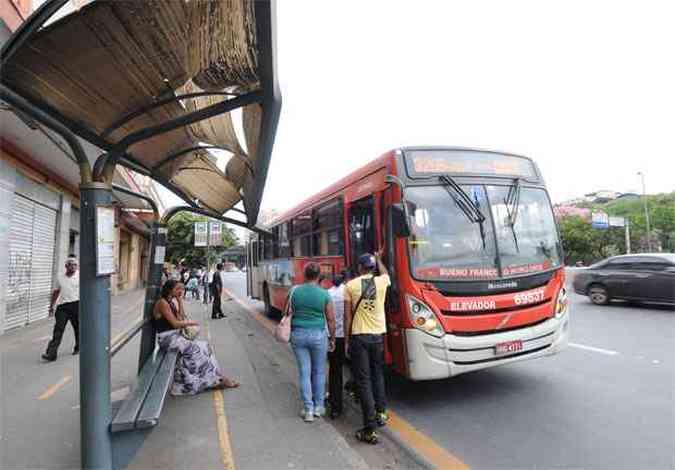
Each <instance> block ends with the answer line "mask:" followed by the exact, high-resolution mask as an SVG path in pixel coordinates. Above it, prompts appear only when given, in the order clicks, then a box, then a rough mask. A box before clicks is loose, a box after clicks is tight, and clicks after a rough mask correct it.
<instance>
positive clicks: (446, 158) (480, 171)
mask: <svg viewBox="0 0 675 470" xmlns="http://www.w3.org/2000/svg"><path fill="white" fill-rule="evenodd" d="M406 156H407V158H408V165H407V166H408V171H410V172H412V173H413V175H411V176H415V175H417V176H420V175H428V174H443V173H448V174H472V175H485V176H516V177H522V178H528V179H538V178H537V172H536V170H535V168H534V165H533V164H532V162H531V161H530V160H528V159H526V158H522V157H517V156H514V155H503V154H499V153H491V152H480V151H474V150H410V151H408V152H406Z"/></svg>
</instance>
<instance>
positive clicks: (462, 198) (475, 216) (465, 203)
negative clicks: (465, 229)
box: [438, 175, 485, 224]
mask: <svg viewBox="0 0 675 470" xmlns="http://www.w3.org/2000/svg"><path fill="white" fill-rule="evenodd" d="M438 178H439V179H440V180H441V181H442V182H444V183H445V185H444V186H443V187H444V188H446V190H447V191H448V192H449V193H450V191H449V190H450V189H451V190H452V191H454V193H455V194H452V193H450V195H451V196H452V197H453V199H454V200H455V202H456V203H457V205H458V206H459V207H460V209H462V211H463V212H464V213H465V214H466V216H467V217H468V218H469V220H470V221H471V222H472V223H481V224H482V223H483V222H485V216H484V215H483V213H482V212H481V210H480V209H479V208H478V206H477V205H476V204H475V203H474V202H473V201H472V200H471V198H470V197H469V195H468V194H466V191H464V190H463V189H462V188H461V186H459V185H458V184H457V183H456V182H455V180H453V179H452V178H451V177H449V176H448V175H440V176H439V177H438ZM455 195H456V196H457V197H455Z"/></svg>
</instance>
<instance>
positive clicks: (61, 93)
mask: <svg viewBox="0 0 675 470" xmlns="http://www.w3.org/2000/svg"><path fill="white" fill-rule="evenodd" d="M254 15H255V14H254V0H189V1H187V0H186V1H183V0H172V1H164V0H138V1H130V0H112V1H103V0H98V1H94V2H91V3H89V4H87V5H86V6H84V7H83V8H82V9H80V10H79V11H77V12H75V13H73V14H71V15H68V16H66V17H64V18H62V19H61V20H59V21H57V22H55V23H53V24H51V25H49V26H47V27H45V28H43V29H42V30H40V31H39V32H37V33H36V34H35V35H34V36H32V37H31V39H30V41H29V42H27V43H26V44H24V45H23V46H22V47H21V49H20V50H18V51H17V53H16V54H15V55H14V56H13V57H12V58H11V59H10V61H9V62H8V63H7V65H6V67H5V68H4V69H3V82H5V83H6V84H8V85H9V86H10V87H11V88H13V89H14V90H16V91H17V92H19V93H20V94H21V95H23V96H25V97H27V98H29V99H31V100H33V101H34V102H36V103H46V104H47V105H49V106H51V107H52V108H53V109H55V110H57V111H58V112H59V113H61V114H62V115H63V116H65V117H67V118H69V119H71V120H72V121H75V122H77V123H80V124H82V125H83V126H85V127H87V128H89V129H90V130H92V131H93V132H95V133H96V134H99V135H100V134H102V133H103V132H104V131H105V130H106V129H107V128H108V127H109V126H111V125H112V124H113V123H114V122H116V121H117V120H119V119H120V118H121V117H123V116H125V115H127V114H129V113H130V112H133V111H135V110H138V109H141V108H143V107H146V106H148V105H151V104H152V103H154V102H155V101H156V100H157V99H159V98H164V97H166V96H171V95H172V94H176V95H178V94H184V93H194V92H199V91H204V90H206V91H212V92H213V91H226V92H231V93H233V94H241V93H246V92H248V91H252V90H256V89H258V88H259V87H260V85H259V77H258V63H257V62H258V53H257V49H256V22H255V16H254ZM222 99H224V98H223V97H222V96H215V95H214V96H208V97H200V98H197V99H186V100H182V101H181V102H173V103H171V104H167V105H164V106H162V107H159V108H156V109H154V110H152V111H150V112H148V113H145V114H142V115H140V116H138V117H136V118H135V119H133V120H131V121H129V122H127V123H126V124H124V125H123V126H121V127H120V128H118V129H116V130H114V131H113V132H111V133H110V134H109V135H108V136H107V137H106V140H107V141H108V142H109V143H111V144H114V143H116V142H119V141H120V140H121V139H123V138H124V137H125V136H127V135H129V134H130V133H133V132H134V131H138V130H141V129H144V128H148V127H151V126H154V125H158V124H161V123H163V122H166V121H168V120H171V119H175V118H177V117H180V116H183V115H186V114H187V113H189V112H192V111H195V110H198V109H202V108H204V107H207V106H209V105H212V104H215V103H217V102H219V101H221V100H222ZM242 115H243V121H244V122H243V128H244V134H245V140H246V142H245V144H244V145H242V143H241V142H239V141H238V139H237V136H236V133H235V130H234V125H233V122H232V117H231V113H228V114H223V115H220V116H217V117H214V118H211V119H208V120H205V121H202V122H200V123H197V124H193V125H190V126H187V127H184V128H181V129H177V130H174V131H172V132H169V133H165V134H162V135H160V136H157V137H154V138H151V139H148V140H145V141H142V142H139V143H137V144H135V145H132V146H131V147H130V149H129V153H130V154H131V156H132V157H133V158H134V159H135V160H136V161H138V162H140V163H141V164H143V165H144V166H146V167H147V168H151V169H153V168H158V167H157V165H158V163H159V162H161V161H162V160H163V159H164V158H165V157H166V156H168V155H170V154H172V153H174V152H177V151H180V150H182V149H185V148H189V147H193V146H197V145H200V144H201V143H204V144H210V145H217V146H220V147H222V148H224V149H227V150H228V151H230V152H232V153H233V154H234V156H233V157H232V159H231V160H230V161H229V163H228V164H227V166H226V168H225V171H221V170H220V169H219V168H218V167H217V166H216V165H215V164H214V162H213V159H212V158H209V155H208V154H207V153H206V152H205V151H203V150H199V151H195V152H191V153H188V154H186V155H184V156H181V157H179V158H177V159H176V160H174V161H172V162H171V163H170V164H167V165H164V166H162V167H161V169H158V170H157V171H158V172H159V173H160V174H161V175H162V177H164V178H165V179H167V180H168V181H170V182H171V183H172V184H174V185H175V186H176V187H178V188H179V189H181V190H182V191H183V192H184V193H185V194H187V195H188V196H190V197H192V198H193V199H197V200H199V202H200V203H201V204H202V206H203V207H204V208H207V209H210V210H213V211H216V212H219V213H224V212H226V211H227V210H228V209H230V208H231V207H232V206H234V205H235V204H237V203H238V202H239V201H240V200H241V195H240V189H241V188H242V187H243V186H244V185H245V183H246V182H247V178H251V179H252V178H253V174H252V171H251V168H256V165H255V163H256V162H255V160H256V158H257V145H258V138H259V135H260V125H261V108H260V106H259V105H257V104H254V105H249V106H247V107H245V108H244V110H243V112H242ZM245 149H247V151H246V150H245ZM248 182H249V183H251V182H252V180H251V181H248Z"/></svg>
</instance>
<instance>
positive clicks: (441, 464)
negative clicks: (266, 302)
mask: <svg viewBox="0 0 675 470" xmlns="http://www.w3.org/2000/svg"><path fill="white" fill-rule="evenodd" d="M223 290H224V291H225V292H227V293H228V295H229V296H230V297H232V298H233V299H234V300H235V301H236V302H237V303H238V304H239V305H241V306H242V307H243V308H244V309H246V310H247V311H248V312H250V313H251V314H252V316H253V318H255V319H256V320H257V321H258V322H259V323H260V324H261V325H262V326H264V327H265V328H266V329H267V330H269V331H270V332H274V328H275V323H274V322H273V321H271V320H270V319H269V318H267V317H265V316H264V315H262V314H261V313H260V312H258V311H257V310H256V309H254V308H253V307H251V306H250V305H248V304H246V303H244V302H243V301H242V300H241V299H239V298H238V297H237V296H235V295H233V294H232V293H231V292H229V291H228V290H227V289H223ZM387 427H388V428H389V429H391V430H392V431H393V432H395V433H396V434H398V436H399V437H400V438H401V440H403V441H405V442H406V443H407V444H408V445H409V446H410V447H412V448H413V449H414V450H415V452H417V453H418V454H419V455H421V456H422V457H424V458H425V459H426V460H427V461H428V462H429V463H431V464H432V465H434V466H435V467H436V468H442V469H449V470H466V469H468V468H469V466H468V465H466V464H465V463H464V462H462V461H461V460H460V459H458V458H457V457H455V456H454V455H452V454H451V453H450V452H448V451H447V450H445V449H444V448H443V447H441V446H439V445H438V444H436V442H435V441H434V440H433V439H431V438H430V437H429V436H427V435H426V434H424V433H423V432H421V431H419V430H417V429H416V428H415V427H414V426H413V425H412V424H410V423H409V422H407V421H406V420H405V419H403V418H401V417H400V416H399V415H398V414H396V413H395V412H393V411H391V410H390V411H389V421H388V423H387Z"/></svg>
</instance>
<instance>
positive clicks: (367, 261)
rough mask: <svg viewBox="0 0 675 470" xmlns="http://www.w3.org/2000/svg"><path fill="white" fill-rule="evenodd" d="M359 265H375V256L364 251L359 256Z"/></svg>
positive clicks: (369, 267)
mask: <svg viewBox="0 0 675 470" xmlns="http://www.w3.org/2000/svg"><path fill="white" fill-rule="evenodd" d="M359 266H363V267H364V268H367V269H372V268H374V267H375V257H374V256H373V255H371V254H370V253H364V254H362V255H361V256H359Z"/></svg>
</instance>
